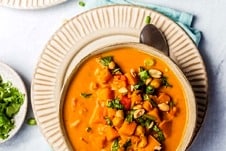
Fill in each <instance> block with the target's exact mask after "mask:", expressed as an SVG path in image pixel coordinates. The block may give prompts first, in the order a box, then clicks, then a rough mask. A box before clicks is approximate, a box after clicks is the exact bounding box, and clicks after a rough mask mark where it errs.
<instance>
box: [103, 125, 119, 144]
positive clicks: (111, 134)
mask: <svg viewBox="0 0 226 151" xmlns="http://www.w3.org/2000/svg"><path fill="white" fill-rule="evenodd" d="M104 132H105V136H106V138H107V140H108V141H112V140H114V139H115V138H117V137H118V136H119V134H118V132H117V131H116V130H115V129H114V128H113V127H111V126H107V127H106V128H105V131H104Z"/></svg>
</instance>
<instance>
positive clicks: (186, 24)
mask: <svg viewBox="0 0 226 151" xmlns="http://www.w3.org/2000/svg"><path fill="white" fill-rule="evenodd" d="M111 4H131V5H139V6H143V7H147V8H151V9H153V10H155V11H157V12H159V13H162V14H163V15H165V16H167V17H169V18H170V19H172V20H173V21H175V22H176V23H177V24H178V25H180V26H181V27H182V28H183V29H184V30H185V31H186V32H187V34H188V35H189V36H190V37H191V39H192V40H193V41H194V43H195V44H196V45H197V46H198V44H199V42H200V39H201V32H200V31H199V30H197V29H194V28H192V27H191V23H192V21H193V15H192V14H189V13H186V12H182V11H178V10H175V9H172V8H168V7H163V6H158V5H155V4H150V3H142V2H138V1H137V0H96V1H95V2H94V3H92V4H90V5H88V7H89V8H94V7H98V6H103V5H111Z"/></svg>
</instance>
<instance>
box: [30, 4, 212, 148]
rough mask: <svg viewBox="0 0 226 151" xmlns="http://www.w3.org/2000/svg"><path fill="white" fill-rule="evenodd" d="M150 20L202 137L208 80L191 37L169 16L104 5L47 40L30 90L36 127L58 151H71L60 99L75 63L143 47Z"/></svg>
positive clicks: (69, 22) (129, 7)
mask: <svg viewBox="0 0 226 151" xmlns="http://www.w3.org/2000/svg"><path fill="white" fill-rule="evenodd" d="M148 15H150V16H151V18H152V23H153V24H155V25H156V26H157V27H158V28H160V29H161V30H162V31H163V33H164V34H165V36H166V38H167V40H168V44H169V49H170V54H171V58H172V59H173V60H174V61H175V62H176V64H177V65H178V66H179V67H180V68H181V69H182V71H183V72H184V74H185V75H186V77H187V78H188V80H189V81H190V83H191V85H192V88H193V90H194V92H195V97H196V101H197V106H198V115H197V119H198V120H197V128H196V133H197V132H198V130H199V128H200V126H201V124H202V122H203V118H204V116H205V112H206V107H207V87H208V83H207V75H206V70H205V66H204V64H203V60H202V58H201V56H200V54H199V51H198V49H197V48H196V46H195V45H194V43H193V42H192V40H191V39H190V38H189V37H188V36H187V34H186V33H185V32H184V31H183V30H182V29H181V28H180V27H179V26H178V25H177V24H176V23H174V22H173V21H171V20H170V19H168V18H167V17H165V16H163V15H161V14H159V13H157V12H155V11H153V10H150V9H146V8H141V7H136V6H125V5H115V6H105V7H101V8H97V9H93V10H90V11H87V12H85V13H82V14H80V15H78V16H75V17H74V18H72V19H71V20H69V21H68V22H66V23H65V24H64V25H63V26H62V27H61V28H60V29H59V30H58V31H57V32H56V33H55V34H54V35H53V36H52V38H51V39H50V40H49V42H48V43H47V45H46V47H45V48H44V50H43V52H42V54H41V57H40V59H39V61H38V63H37V67H36V69H35V73H34V77H33V80H32V85H31V99H32V107H33V110H34V113H35V117H36V119H37V122H38V125H39V127H40V129H41V131H42V133H43V135H44V136H45V138H46V139H47V140H48V142H49V143H50V145H51V146H52V147H53V148H54V149H55V150H67V147H66V144H65V139H64V137H63V133H62V132H61V129H60V125H59V102H58V101H57V100H59V95H60V92H61V88H62V85H63V83H64V82H65V80H66V79H67V77H68V76H69V74H70V73H71V71H72V69H73V68H74V66H75V64H77V63H78V62H79V61H80V59H81V58H83V57H85V56H86V55H88V54H90V53H91V52H92V51H93V50H97V49H98V48H102V47H104V46H107V45H113V44H116V43H122V42H139V34H140V31H141V29H142V28H143V27H144V25H145V22H144V20H145V17H146V16H148Z"/></svg>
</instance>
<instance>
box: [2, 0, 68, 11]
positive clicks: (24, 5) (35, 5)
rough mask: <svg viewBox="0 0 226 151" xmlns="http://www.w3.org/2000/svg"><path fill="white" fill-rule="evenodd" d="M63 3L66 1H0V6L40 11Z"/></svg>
mask: <svg viewBox="0 0 226 151" xmlns="http://www.w3.org/2000/svg"><path fill="white" fill-rule="evenodd" d="M65 1H66V0H0V5H2V6H6V7H11V8H17V9H40V8H46V7H50V6H53V5H57V4H60V3H63V2H65Z"/></svg>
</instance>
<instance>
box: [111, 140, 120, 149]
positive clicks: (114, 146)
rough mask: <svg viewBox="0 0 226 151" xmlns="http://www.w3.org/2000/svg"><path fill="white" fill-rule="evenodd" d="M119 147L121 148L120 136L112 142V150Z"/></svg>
mask: <svg viewBox="0 0 226 151" xmlns="http://www.w3.org/2000/svg"><path fill="white" fill-rule="evenodd" d="M119 148H120V146H119V140H118V138H116V139H115V140H114V141H113V143H112V146H111V151H117V150H118V149H119Z"/></svg>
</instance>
